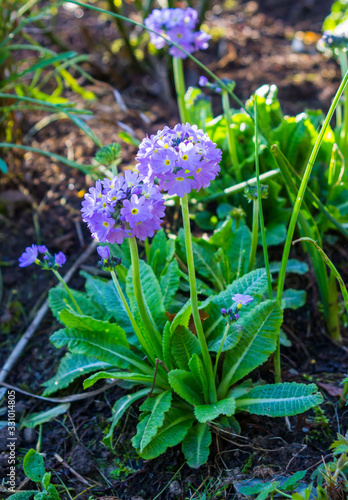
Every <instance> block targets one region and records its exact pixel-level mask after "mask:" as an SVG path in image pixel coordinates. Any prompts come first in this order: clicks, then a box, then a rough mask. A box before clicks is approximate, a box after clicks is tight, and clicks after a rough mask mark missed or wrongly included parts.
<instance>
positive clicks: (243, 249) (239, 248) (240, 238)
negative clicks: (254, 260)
mask: <svg viewBox="0 0 348 500" xmlns="http://www.w3.org/2000/svg"><path fill="white" fill-rule="evenodd" d="M250 250H251V232H250V230H249V228H248V227H247V226H242V227H240V228H239V229H237V230H236V231H234V232H232V233H231V236H230V238H229V240H228V245H227V247H226V254H227V256H228V258H229V261H230V267H231V272H232V274H233V275H236V276H237V278H240V277H242V276H244V274H245V273H246V272H247V270H248V265H249V257H250Z"/></svg>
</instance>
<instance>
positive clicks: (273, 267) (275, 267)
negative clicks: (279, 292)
mask: <svg viewBox="0 0 348 500" xmlns="http://www.w3.org/2000/svg"><path fill="white" fill-rule="evenodd" d="M280 266H281V262H280V261H277V262H271V263H270V265H269V269H270V271H271V273H279V271H280ZM286 272H287V273H294V274H301V275H302V274H306V273H307V272H308V264H306V262H301V261H300V260H297V259H289V260H288V263H287V265H286Z"/></svg>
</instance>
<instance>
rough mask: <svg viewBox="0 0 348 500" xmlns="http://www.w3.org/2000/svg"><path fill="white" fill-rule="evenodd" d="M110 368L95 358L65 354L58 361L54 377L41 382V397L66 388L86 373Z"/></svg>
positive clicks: (107, 364)
mask: <svg viewBox="0 0 348 500" xmlns="http://www.w3.org/2000/svg"><path fill="white" fill-rule="evenodd" d="M108 368H111V365H110V364H109V363H104V362H102V361H98V360H97V359H95V358H91V357H89V356H84V355H83V354H72V353H68V354H66V355H65V356H64V357H63V358H62V359H61V361H60V363H59V367H58V370H57V373H56V374H55V376H54V377H52V378H51V379H49V380H47V381H46V382H43V384H42V385H43V386H44V387H46V389H45V390H44V393H43V395H44V396H48V395H50V394H53V393H54V392H57V391H59V390H61V389H64V388H65V387H68V386H69V385H70V384H71V382H73V381H74V380H75V379H77V378H78V377H81V376H83V375H86V374H87V373H90V372H94V371H98V370H106V369H108Z"/></svg>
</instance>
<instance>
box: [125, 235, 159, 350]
mask: <svg viewBox="0 0 348 500" xmlns="http://www.w3.org/2000/svg"><path fill="white" fill-rule="evenodd" d="M128 241H129V248H130V253H131V259H132V279H133V288H134V296H135V300H136V303H137V306H138V308H139V313H140V316H141V319H142V320H143V323H144V326H145V328H146V330H147V333H148V338H147V341H148V343H150V344H151V345H150V346H149V347H150V349H151V352H152V353H153V355H154V357H158V358H159V359H162V339H161V336H160V334H159V332H158V330H157V328H156V327H155V325H154V323H153V320H152V318H151V317H150V315H149V312H148V309H147V306H146V303H145V299H144V295H143V291H142V289H141V281H140V269H139V254H138V245H137V242H136V239H135V238H128Z"/></svg>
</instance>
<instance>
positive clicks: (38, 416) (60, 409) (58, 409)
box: [21, 403, 70, 481]
mask: <svg viewBox="0 0 348 500" xmlns="http://www.w3.org/2000/svg"><path fill="white" fill-rule="evenodd" d="M69 408H70V404H69V403H64V404H61V405H57V406H54V407H53V408H51V409H50V410H47V411H42V412H40V413H32V414H31V415H29V416H28V417H26V418H25V419H24V420H23V422H22V424H21V426H22V427H30V428H34V427H36V426H38V425H41V424H45V423H46V422H50V421H51V420H53V419H54V418H57V417H59V415H63V414H64V413H66V412H67V411H68V409H69ZM40 481H41V479H40Z"/></svg>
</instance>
